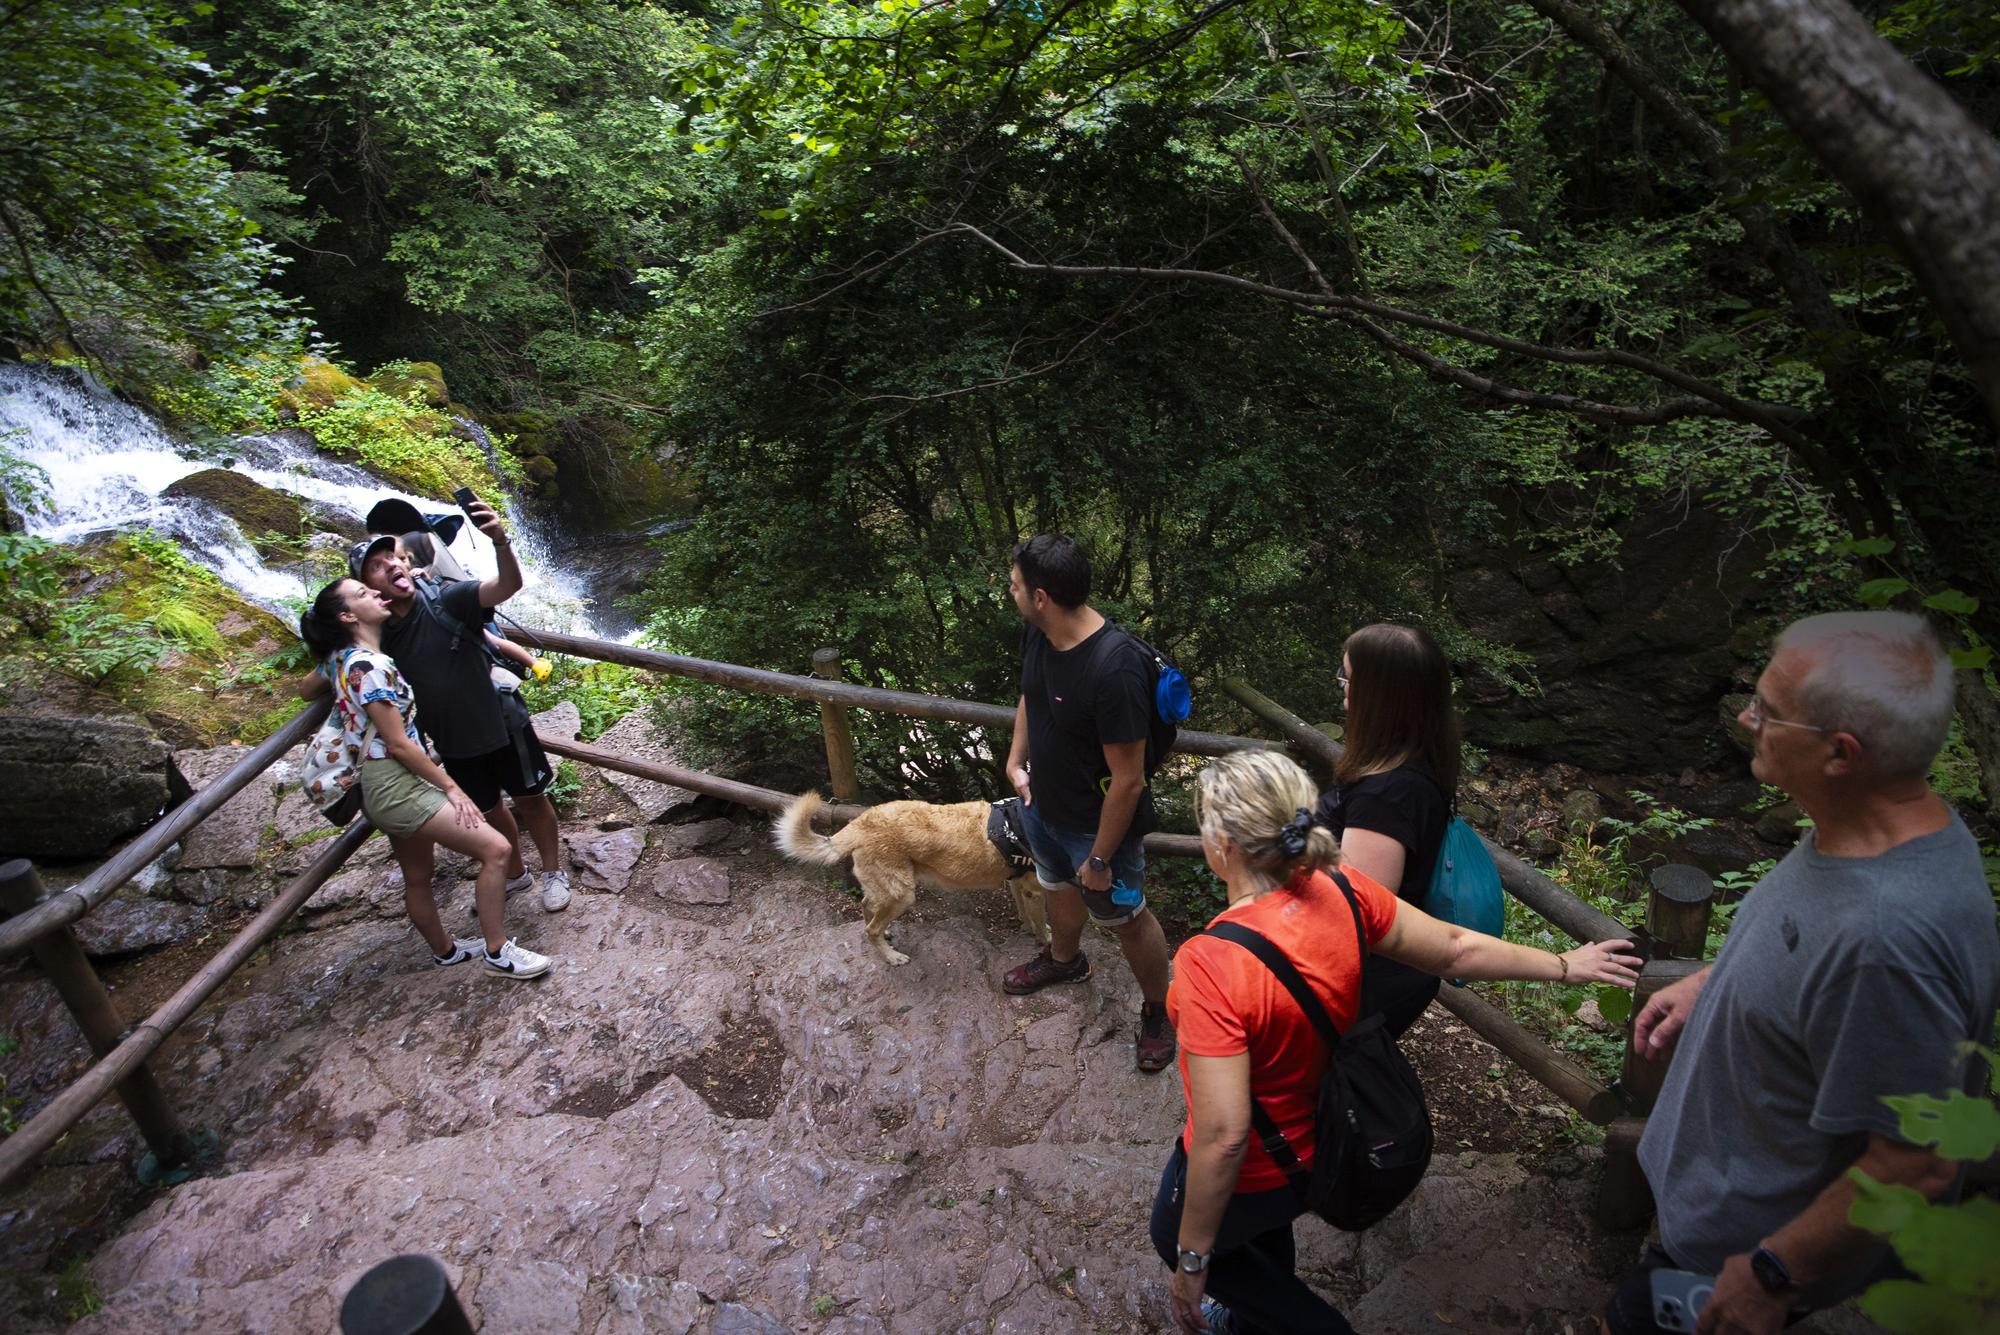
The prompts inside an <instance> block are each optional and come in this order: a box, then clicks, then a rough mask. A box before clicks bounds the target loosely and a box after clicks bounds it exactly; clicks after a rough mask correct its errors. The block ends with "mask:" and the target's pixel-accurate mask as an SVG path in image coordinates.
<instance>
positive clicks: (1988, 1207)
mask: <svg viewBox="0 0 2000 1335" xmlns="http://www.w3.org/2000/svg"><path fill="white" fill-rule="evenodd" d="M1889 1241H1890V1242H1891V1243H1892V1244H1893V1245H1894V1246H1895V1248H1896V1255H1897V1257H1898V1258H1900V1259H1901V1260H1902V1262H1903V1264H1904V1265H1906V1266H1908V1267H1909V1268H1910V1270H1911V1272H1912V1273H1913V1274H1915V1275H1916V1276H1917V1278H1919V1279H1922V1280H1928V1281H1929V1282H1930V1283H1932V1284H1936V1285H1938V1286H1940V1287H1941V1288H1943V1289H1945V1290H1947V1291H1948V1292H1952V1293H1962V1294H1966V1295H1968V1296H1972V1297H1979V1298H2000V1266H1995V1265H1994V1264H1993V1258H1994V1257H1996V1256H2000V1201H1992V1200H1988V1199H1987V1198H1985V1197H1984V1196H1975V1197H1973V1198H1972V1199H1971V1200H1968V1201H1966V1202H1965V1203H1964V1204H1962V1205H1925V1206H1924V1208H1923V1209H1921V1210H1919V1211H1918V1212H1917V1213H1916V1214H1915V1216H1914V1217H1913V1218H1912V1219H1911V1220H1910V1222H1909V1223H1907V1224H1905V1225H1904V1226H1903V1227H1902V1228H1899V1229H1897V1230H1896V1232H1895V1234H1894V1236H1892V1237H1891V1238H1890V1239H1889Z"/></svg>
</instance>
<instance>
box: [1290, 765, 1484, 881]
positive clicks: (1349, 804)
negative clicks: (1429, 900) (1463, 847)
mask: <svg viewBox="0 0 2000 1335" xmlns="http://www.w3.org/2000/svg"><path fill="white" fill-rule="evenodd" d="M1314 814H1315V815H1317V816H1318V818H1319V822H1320V824H1322V825H1324V826H1326V827H1327V828H1328V829H1330V830H1332V831H1333V833H1334V836H1335V837H1336V838H1342V837H1345V835H1346V834H1347V832H1348V831H1349V830H1369V831H1372V832H1373V833H1375V834H1382V835H1387V836H1388V837H1389V838H1391V839H1394V840H1395V841H1396V842H1397V843H1399V844H1401V845H1402V846H1403V880H1402V884H1400V885H1398V886H1397V887H1396V896H1397V898H1399V899H1407V900H1408V901H1409V902H1410V903H1412V904H1415V905H1416V906H1417V907H1418V908H1422V907H1424V898H1425V896H1427V895H1428V894H1429V893H1430V889H1431V875H1432V873H1434V872H1435V871H1436V870H1437V860H1438V854H1439V853H1440V852H1441V851H1442V850H1443V848H1444V829H1445V826H1446V825H1448V824H1450V823H1451V807H1450V806H1449V805H1448V804H1447V803H1446V802H1445V800H1444V793H1443V792H1442V791H1441V790H1440V789H1439V788H1438V784H1437V780H1435V779H1433V778H1432V777H1431V773H1430V769H1429V768H1428V767H1427V766H1425V765H1424V764H1422V763H1421V762H1419V761H1410V762H1407V763H1405V764H1402V765H1398V766H1397V767H1396V768H1395V769H1391V770H1383V771H1382V772H1381V773H1380V774H1370V775H1367V776H1365V777H1363V778H1359V779H1356V780H1355V781H1354V782H1353V783H1348V784H1336V785H1335V786H1334V787H1332V788H1329V789H1327V790H1326V792H1324V793H1322V794H1321V795H1320V799H1319V808H1318V810H1317V811H1316V812H1315V813H1314Z"/></svg>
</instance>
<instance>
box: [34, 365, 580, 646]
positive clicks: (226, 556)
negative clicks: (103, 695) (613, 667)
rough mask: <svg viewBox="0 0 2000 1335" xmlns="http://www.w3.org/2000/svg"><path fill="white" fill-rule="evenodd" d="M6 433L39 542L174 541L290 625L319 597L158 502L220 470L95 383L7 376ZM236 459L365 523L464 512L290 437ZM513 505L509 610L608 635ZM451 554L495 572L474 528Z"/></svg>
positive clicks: (223, 535) (194, 514) (196, 505)
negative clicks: (24, 475)
mask: <svg viewBox="0 0 2000 1335" xmlns="http://www.w3.org/2000/svg"><path fill="white" fill-rule="evenodd" d="M0 432H4V433H8V439H7V448H8V449H9V451H10V452H12V453H13V454H14V455H16V456H17V457H19V458H21V459H23V460H25V461H26V462H28V463H30V464H33V465H35V466H36V467H38V468H40V469H41V470H42V471H43V472H44V473H46V474H47V475H48V486H47V494H48V499H49V501H50V505H49V508H48V510H47V512H45V513H34V514H29V515H27V516H26V521H27V528H28V531H29V532H30V533H33V534H35V535H37V536H39V537H45V538H48V539H50V540H52V541H57V542H76V541H79V540H81V539H83V538H86V537H89V536H90V535H92V534H100V533H111V532H133V531H145V532H150V533H154V534H157V535H159V536H162V537H167V538H172V539H173V540H175V541H176V542H178V543H180V544H181V546H182V547H183V548H184V549H185V550H186V551H187V552H188V555H189V556H190V557H191V558H192V559H194V560H196V561H198V562H200V563H201V564H203V565H205V566H207V567H208V568H209V569H210V570H213V571H214V572H215V573H216V574H217V575H219V576H220V577H221V578H222V580H223V581H224V582H225V583H227V584H228V585H230V586H231V587H232V588H234V589H236V590H237V591H238V592H240V593H242V594H243V595H244V596H245V597H246V598H248V599H250V600H251V601H252V602H255V603H258V604H260V605H262V606H264V607H267V608H270V609H271V610H272V611H274V612H277V613H278V614H279V615H280V616H282V617H284V618H285V619H286V620H287V621H289V620H290V619H291V617H292V616H293V615H294V614H295V612H296V608H297V606H298V603H299V602H300V601H301V600H303V599H305V598H306V597H308V596H310V594H311V593H312V590H310V589H308V588H307V587H306V583H305V581H304V579H302V578H301V577H300V576H299V575H297V574H295V573H293V572H290V571H286V570H277V569H273V568H271V567H270V566H269V565H267V564H265V562H264V559H263V557H262V556H261V555H259V554H258V552H257V549H256V548H254V547H252V546H251V545H250V543H249V542H248V541H247V540H246V539H245V538H244V536H243V534H242V532H241V531H239V530H238V528H237V527H236V524H235V523H234V522H233V521H231V520H230V519H229V518H228V517H227V516H226V515H223V514H220V513H217V512H215V511H213V510H211V509H209V508H208V507H207V506H206V505H203V504H201V503H200V502H196V501H189V500H182V499H172V498H163V497H162V496H161V494H160V493H161V492H163V491H165V490H166V489H167V488H168V487H170V486H172V485H173V484H174V483H175V482H177V481H179V480H180V479H181V478H184V477H186V476H187V475H189V474H190V473H196V472H200V471H201V470H202V469H205V468H213V467H216V466H217V464H216V463H215V462H214V461H212V460H209V459H204V458H201V457H198V456H196V455H194V454H192V453H191V452H188V451H187V450H186V447H185V446H184V445H183V444H182V443H181V442H179V441H177V440H175V439H174V438H173V437H172V436H171V435H169V434H168V433H167V432H166V431H165V430H164V429H162V428H161V427H160V425H159V424H158V423H157V422H155V421H153V419H152V418H150V417H148V416H147V415H146V414H145V413H144V412H142V411H140V410H139V409H137V408H135V407H133V406H132V405H130V404H127V403H122V402H120V401H119V400H118V399H116V398H114V397H113V396H112V395H111V394H109V393H107V392H106V391H105V390H104V389H102V388H101V387H100V386H98V385H96V384H95V383H93V382H91V381H90V380H89V379H88V378H87V377H85V376H82V375H80V374H78V373H76V372H74V371H62V370H55V369H51V368H47V367H38V366H23V365H0ZM232 450H233V454H234V460H233V462H232V464H231V466H232V467H233V468H234V469H235V471H236V472H239V473H242V474H243V475H244V476H246V477H248V478H250V479H251V480H252V481H254V482H258V483H260V484H262V485H264V486H266V487H271V488H274V489H276V490H280V491H287V492H290V493H292V494H293V495H296V496H300V497H303V498H305V499H306V500H309V501H312V502H314V503H316V504H318V505H320V506H322V507H324V508H325V509H327V510H328V511H330V512H336V513H339V514H342V515H346V516H349V517H351V518H352V519H353V520H354V521H355V522H356V523H357V524H358V523H359V522H360V520H361V518H362V516H364V515H366V514H367V512H368V511H369V510H370V509H371V508H372V507H373V506H374V505H375V503H376V502H378V501H381V500H385V499H387V498H388V497H391V496H400V497H402V499H404V500H407V501H409V502H410V503H411V504H413V505H415V506H417V507H418V508H419V509H420V510H422V511H424V512H425V513H427V514H436V513H442V512H445V511H450V510H453V509H455V507H454V506H453V505H452V504H451V503H450V502H449V501H444V502H440V501H437V500H435V499H432V498H428V497H420V496H411V495H408V494H406V493H403V492H398V491H396V490H394V489H393V488H391V487H389V486H387V485H386V484H384V483H383V482H382V481H381V480H380V479H378V478H376V477H374V476H372V475H370V474H369V473H367V472H366V471H364V470H362V469H360V468H357V467H355V466H353V465H351V464H346V463H342V462H340V461H339V460H336V459H331V458H328V457H327V456H326V455H323V454H321V453H320V452H319V451H317V450H315V449H314V448H312V447H311V446H310V445H308V444H305V443H304V442H303V441H300V440H298V439H295V438H293V437H290V436H286V435H277V436H245V437H242V438H241V439H239V440H237V441H236V442H235V444H234V446H233V447H232ZM503 504H505V505H506V508H507V511H508V520H509V527H510V528H511V529H512V530H513V532H514V535H515V551H516V554H517V555H518V556H519V558H520V561H521V568H522V573H523V575H524V576H525V578H526V583H525V585H524V586H523V588H522V590H521V592H520V593H518V594H516V595H515V596H514V597H513V598H512V599H510V600H509V601H508V603H507V604H506V607H505V611H506V612H507V613H508V614H509V615H510V616H512V617H513V618H514V619H516V620H518V621H521V622H524V623H525V624H527V625H529V626H541V627H546V628H548V629H551V630H563V631H570V632H573V633H575V634H581V635H596V634H598V631H597V629H596V626H595V624H594V623H593V621H592V619H591V617H590V614H589V607H590V599H589V596H588V594H587V592H586V590H585V589H584V588H583V586H582V585H581V584H580V583H579V582H578V581H577V580H576V578H575V577H574V576H572V575H571V574H570V573H569V572H568V571H565V570H563V569H561V568H559V567H558V566H557V565H556V564H555V563H554V562H552V561H551V560H550V559H549V555H548V551H549V546H548V543H547V541H546V539H545V537H544V535H543V534H542V533H540V531H539V530H538V528H537V526H536V525H535V524H534V523H532V522H530V521H528V520H527V519H526V518H525V517H524V516H523V515H522V514H521V513H520V512H519V511H518V510H517V509H516V507H514V506H513V505H512V504H511V502H506V501H505V500H504V498H503ZM451 552H452V555H453V556H455V557H457V558H458V561H459V563H460V564H461V565H463V566H464V567H465V568H466V569H467V571H469V572H470V573H472V574H473V575H474V576H476V577H478V578H485V577H486V576H489V575H491V574H492V573H493V571H494V568H495V562H494V553H493V545H492V544H491V543H489V542H487V541H486V540H485V538H483V537H481V536H479V535H477V534H476V533H475V532H474V531H473V529H472V527H471V526H470V525H467V526H466V527H465V529H464V531H463V532H461V533H460V535H459V537H458V540H457V541H456V542H454V543H453V544H452V547H451Z"/></svg>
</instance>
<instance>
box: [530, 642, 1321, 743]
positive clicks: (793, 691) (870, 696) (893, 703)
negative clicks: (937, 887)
mask: <svg viewBox="0 0 2000 1335" xmlns="http://www.w3.org/2000/svg"><path fill="white" fill-rule="evenodd" d="M507 634H508V635H509V636H510V637H511V638H513V639H517V640H520V641H521V642H522V643H524V644H531V645H537V646H539V647H541V648H544V649H551V650H554V651H555V652H556V653H559V654H569V655H571V656H573V657H576V658H594V659H596V660H597V661H599V662H601V663H618V664H621V665H623V666H625V667H633V668H639V669H641V670H642V671H646V672H662V673H666V674H667V675H669V676H675V677H691V678H693V679H694V680H696V681H707V682H713V683H715V684H716V685H718V686H733V687H735V688H736V689H737V690H739V691H754V692H756V693H758V694H761V695H784V696H790V697H791V698H792V699H795V700H817V701H820V702H821V703H823V704H835V705H851V706H853V707H855V708H857V709H873V710H878V711H880V712H882V713H885V714H904V715H907V716H909V717H911V718H928V719H941V720H944V721H946V722H950V723H970V724H973V725H975V726H977V727H981V728H994V729H998V730H1001V731H1004V732H1012V731H1013V730H1014V707H1013V706H1012V705H987V704H979V703H977V702H976V701H971V700H953V699H949V698H948V697H945V696H941V695H920V694H918V693H917V692H915V691H891V690H885V689H884V688H882V687H879V686H857V685H855V684H854V683H853V682H847V681H827V680H825V679H823V678H820V677H801V676H794V675H793V674H791V673H789V672H772V671H769V670H767V669H765V668H751V667H742V666H740V665H738V664H735V663H718V662H715V661H713V660H712V659H707V658H687V657H684V656H683V655H680V654H663V653H661V652H659V651H658V650H656V649H637V648H634V647H633V646H631V645H629V644H618V643H616V642H615V641H612V640H594V639H591V638H589V637H588V636H584V635H564V634H561V633H559V632H557V631H552V630H527V629H522V628H520V627H514V626H510V627H508V628H507ZM1283 749H1284V747H1283V744H1282V743H1279V742H1271V741H1266V740H1264V739H1263V738H1261V737H1231V736H1229V735H1227V734H1225V733H1219V732H1196V731H1193V730H1191V729H1187V728H1183V729H1181V732H1180V735H1179V736H1178V737H1177V738H1175V740H1174V750H1176V751H1185V752H1188V753H1190V754H1192V755H1198V756H1222V755H1228V754H1229V753H1230V752H1232V751H1280V750H1283Z"/></svg>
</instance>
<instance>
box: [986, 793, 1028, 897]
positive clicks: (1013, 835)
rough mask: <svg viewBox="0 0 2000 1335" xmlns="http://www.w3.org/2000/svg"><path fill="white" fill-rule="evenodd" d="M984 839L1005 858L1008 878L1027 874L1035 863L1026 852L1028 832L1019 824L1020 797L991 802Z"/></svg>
mask: <svg viewBox="0 0 2000 1335" xmlns="http://www.w3.org/2000/svg"><path fill="white" fill-rule="evenodd" d="M986 841H987V842H988V843H990V844H992V845H993V847H995V848H997V849H998V850H1000V856H1001V857H1003V858H1005V859H1007V876H1008V878H1009V879H1010V880H1011V879H1012V878H1014V877H1016V876H1025V875H1027V873H1028V871H1029V869H1030V868H1032V867H1033V866H1034V865H1035V859H1034V857H1033V856H1032V855H1030V854H1029V852H1028V832H1027V831H1026V830H1025V829H1023V828H1022V826H1021V799H1020V798H1018V797H1010V798H1008V799H1007V800H1006V801H1004V802H995V803H994V804H993V810H992V811H991V812H990V813H989V814H988V815H987V817H986Z"/></svg>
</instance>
